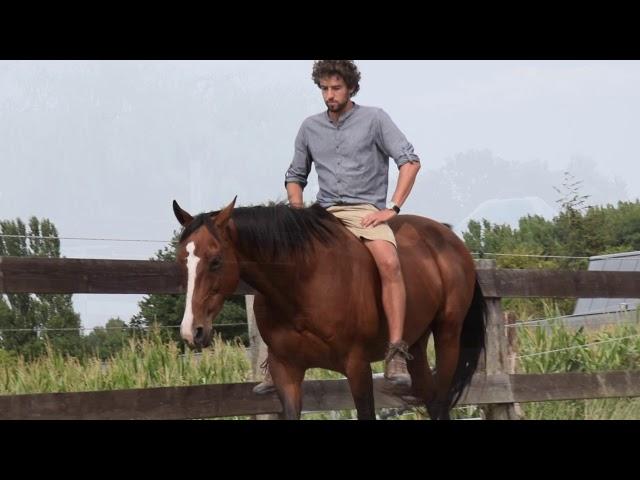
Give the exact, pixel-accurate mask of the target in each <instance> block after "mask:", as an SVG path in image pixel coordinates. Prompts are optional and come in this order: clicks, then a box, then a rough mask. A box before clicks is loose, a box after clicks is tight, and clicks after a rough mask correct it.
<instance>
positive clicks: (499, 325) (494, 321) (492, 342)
mask: <svg viewBox="0 0 640 480" xmlns="http://www.w3.org/2000/svg"><path fill="white" fill-rule="evenodd" d="M476 265H477V267H478V268H483V269H495V268H496V261H495V260H477V261H476ZM485 301H486V304H487V333H486V341H485V345H486V346H485V355H484V357H485V359H484V369H485V374H486V375H487V376H489V375H507V374H508V373H509V368H508V340H507V333H506V332H505V329H506V327H505V320H504V316H503V314H502V306H501V304H500V298H499V297H486V298H485ZM483 409H484V413H485V418H486V419H487V420H517V419H518V416H517V415H516V412H515V407H514V404H513V403H499V404H493V405H487V406H486V407H483Z"/></svg>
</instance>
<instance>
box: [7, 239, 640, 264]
mask: <svg viewBox="0 0 640 480" xmlns="http://www.w3.org/2000/svg"><path fill="white" fill-rule="evenodd" d="M0 238H28V239H30V240H86V241H100V242H140V243H164V244H167V243H170V244H176V243H177V241H176V240H152V239H136V238H93V237H55V236H48V237H39V236H34V235H8V234H7V235H4V234H0ZM471 255H475V256H484V255H493V256H496V257H530V258H554V259H567V260H589V259H590V258H592V257H594V256H598V255H592V256H572V255H536V254H526V253H497V252H471ZM616 260H633V261H638V258H637V257H620V258H616Z"/></svg>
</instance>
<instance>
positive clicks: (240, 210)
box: [180, 203, 337, 261]
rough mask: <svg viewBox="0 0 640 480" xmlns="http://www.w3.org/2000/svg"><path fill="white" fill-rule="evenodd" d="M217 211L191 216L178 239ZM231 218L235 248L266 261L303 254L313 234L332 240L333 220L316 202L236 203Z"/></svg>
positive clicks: (306, 251) (190, 232) (328, 241)
mask: <svg viewBox="0 0 640 480" xmlns="http://www.w3.org/2000/svg"><path fill="white" fill-rule="evenodd" d="M219 213H220V210H218V211H215V212H206V213H201V214H199V215H197V216H195V217H194V218H193V220H192V221H191V222H190V223H189V225H187V227H186V228H185V229H184V230H183V232H182V234H181V236H180V242H183V241H184V240H186V239H187V237H189V235H191V234H192V233H193V232H195V231H196V230H197V229H198V228H200V227H201V226H202V225H204V224H205V222H206V219H207V217H213V216H216V215H218V214H219ZM232 218H233V222H234V224H235V226H236V229H237V232H238V245H237V246H238V249H239V250H240V251H241V252H243V253H253V254H254V255H256V254H257V256H258V257H259V258H261V259H263V260H266V261H278V260H281V259H283V258H285V257H291V256H294V257H298V258H304V257H306V253H308V252H309V249H310V246H311V240H312V239H313V238H315V239H317V240H318V241H320V242H321V243H322V244H324V245H330V244H331V243H332V242H334V241H335V240H336V237H335V235H334V231H335V230H334V229H332V228H331V225H332V224H336V223H337V220H336V219H335V217H334V216H333V215H332V214H331V213H329V212H327V211H326V210H325V209H324V208H322V207H321V206H320V205H318V204H314V205H312V206H311V207H308V208H291V207H289V206H288V205H286V204H283V203H279V204H276V205H272V206H255V207H237V208H235V209H234V210H233V214H232Z"/></svg>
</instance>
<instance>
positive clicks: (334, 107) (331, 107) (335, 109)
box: [325, 100, 349, 112]
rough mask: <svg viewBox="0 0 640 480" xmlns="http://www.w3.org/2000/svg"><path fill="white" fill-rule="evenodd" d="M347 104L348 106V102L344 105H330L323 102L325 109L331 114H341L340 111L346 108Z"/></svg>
mask: <svg viewBox="0 0 640 480" xmlns="http://www.w3.org/2000/svg"><path fill="white" fill-rule="evenodd" d="M348 104H349V100H347V101H346V102H344V103H333V104H331V103H329V102H325V105H326V106H327V108H328V109H329V111H331V112H341V111H342V110H344V109H345V108H347V105H348Z"/></svg>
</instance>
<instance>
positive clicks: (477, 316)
mask: <svg viewBox="0 0 640 480" xmlns="http://www.w3.org/2000/svg"><path fill="white" fill-rule="evenodd" d="M486 309H487V307H486V303H485V301H484V297H483V295H482V290H481V289H480V284H479V283H478V279H477V278H476V286H475V290H474V292H473V299H472V300H471V306H470V307H469V310H468V311H467V316H466V317H465V319H464V323H463V324H462V333H461V334H460V355H459V356H458V366H457V367H456V373H455V374H454V376H453V380H452V382H451V387H450V388H449V393H448V395H447V400H446V405H444V411H445V412H449V410H450V409H452V408H453V407H454V406H455V405H456V403H458V400H460V396H461V395H462V392H463V391H464V389H465V388H466V387H467V386H468V385H469V383H471V377H473V373H474V372H475V371H476V368H477V367H478V361H479V360H480V355H481V354H482V351H483V350H484V342H485V323H486V317H487V311H486Z"/></svg>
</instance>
